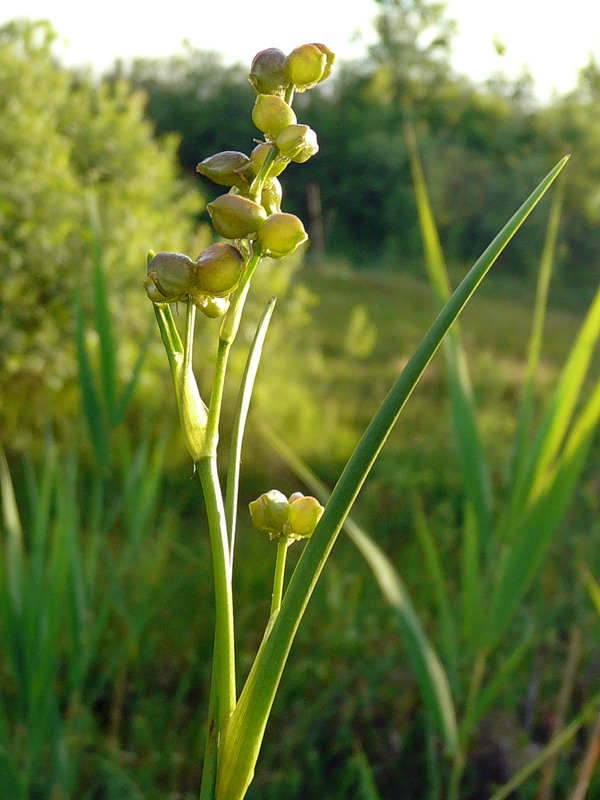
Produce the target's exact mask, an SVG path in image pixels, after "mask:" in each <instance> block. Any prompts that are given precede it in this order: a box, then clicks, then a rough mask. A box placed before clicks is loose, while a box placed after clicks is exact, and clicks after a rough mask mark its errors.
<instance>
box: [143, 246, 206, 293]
mask: <svg viewBox="0 0 600 800" xmlns="http://www.w3.org/2000/svg"><path fill="white" fill-rule="evenodd" d="M195 271H196V264H195V263H194V261H192V259H191V258H190V257H189V256H186V255H184V254H183V253H157V254H156V255H155V256H154V258H153V259H152V261H151V262H150V264H149V265H148V277H147V278H146V281H145V282H144V287H145V289H146V294H147V295H148V297H149V298H150V300H152V302H153V303H172V302H173V301H175V300H179V299H180V298H181V297H184V296H185V295H186V294H188V293H189V291H190V289H192V287H193V285H194V277H195Z"/></svg>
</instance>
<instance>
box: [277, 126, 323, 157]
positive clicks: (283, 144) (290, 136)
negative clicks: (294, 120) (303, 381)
mask: <svg viewBox="0 0 600 800" xmlns="http://www.w3.org/2000/svg"><path fill="white" fill-rule="evenodd" d="M275 144H276V145H277V147H278V148H279V152H280V153H281V155H283V156H286V157H287V158H290V159H291V160H292V161H295V162H296V163H297V164H302V163H304V162H305V161H308V159H309V158H310V157H311V156H314V155H315V153H318V152H319V144H318V142H317V134H316V133H315V132H314V131H313V129H312V128H309V127H308V125H288V126H287V128H284V129H283V130H282V131H281V133H280V134H279V135H278V136H277V137H276V139H275Z"/></svg>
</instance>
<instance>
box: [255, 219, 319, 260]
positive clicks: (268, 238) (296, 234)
mask: <svg viewBox="0 0 600 800" xmlns="http://www.w3.org/2000/svg"><path fill="white" fill-rule="evenodd" d="M258 238H259V239H260V241H261V242H262V246H263V253H264V254H265V255H267V256H271V258H283V257H284V256H289V255H290V254H291V253H293V252H294V250H296V249H297V248H298V247H299V246H300V245H301V244H302V243H303V242H305V241H306V240H307V239H308V234H307V233H306V231H305V230H304V225H303V224H302V220H301V219H299V217H296V216H295V215H294V214H285V213H283V214H272V215H271V216H270V217H268V218H267V221H266V222H265V223H264V224H263V226H262V228H261V229H260V231H259V234H258Z"/></svg>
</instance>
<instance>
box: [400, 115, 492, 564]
mask: <svg viewBox="0 0 600 800" xmlns="http://www.w3.org/2000/svg"><path fill="white" fill-rule="evenodd" d="M405 140H406V145H407V149H408V155H409V160H410V166H411V173H412V179H413V185H414V189H415V196H416V202H417V212H418V216H419V226H420V229H421V238H422V240H423V247H424V250H425V266H426V268H427V275H428V277H429V282H430V283H431V285H432V287H433V289H434V291H435V293H436V295H437V297H438V301H439V303H440V305H441V306H443V305H444V303H446V302H447V301H448V298H449V297H450V294H451V286H450V279H449V277H448V271H447V269H446V264H445V260H444V254H443V252H442V247H441V245H440V240H439V235H438V231H437V227H436V224H435V218H434V216H433V210H432V208H431V203H430V201H429V193H428V191H427V184H426V182H425V176H424V174H423V168H422V165H421V160H420V158H419V151H418V148H417V141H416V137H415V134H414V130H413V128H412V127H411V126H409V125H407V126H406V128H405ZM444 353H445V356H446V365H447V370H448V384H449V392H450V408H451V415H452V422H453V427H454V443H455V447H456V453H457V457H458V462H459V465H460V471H461V475H462V477H463V481H464V486H465V492H466V495H467V498H468V500H469V502H470V503H471V505H472V506H473V510H474V512H475V517H476V519H477V531H478V532H479V535H480V539H481V540H482V543H483V547H484V552H485V554H486V556H487V557H488V558H489V557H490V554H491V535H492V491H491V481H490V476H489V469H488V465H487V459H486V457H485V452H484V449H483V445H482V442H481V436H480V434H479V428H478V425H477V415H476V409H475V401H474V398H473V390H472V388H471V380H470V377H469V369H468V362H467V357H466V354H465V351H464V348H463V347H462V344H461V341H460V334H459V328H458V326H457V325H456V326H455V327H454V329H453V330H451V331H449V333H448V336H447V338H446V340H445V342H444Z"/></svg>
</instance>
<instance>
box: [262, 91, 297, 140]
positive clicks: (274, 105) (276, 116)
mask: <svg viewBox="0 0 600 800" xmlns="http://www.w3.org/2000/svg"><path fill="white" fill-rule="evenodd" d="M252 122H253V123H254V124H255V125H256V127H257V128H258V130H259V131H262V132H263V133H264V134H266V135H267V136H270V137H271V138H274V137H275V136H277V134H278V133H280V132H281V131H282V130H283V129H284V128H287V126H288V125H293V124H294V123H295V122H296V115H295V114H294V112H293V110H292V109H291V108H290V106H289V105H288V104H287V103H286V102H285V100H283V99H282V98H281V97H278V96H277V95H273V94H259V95H258V97H257V98H256V102H255V103H254V108H253V109H252Z"/></svg>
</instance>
